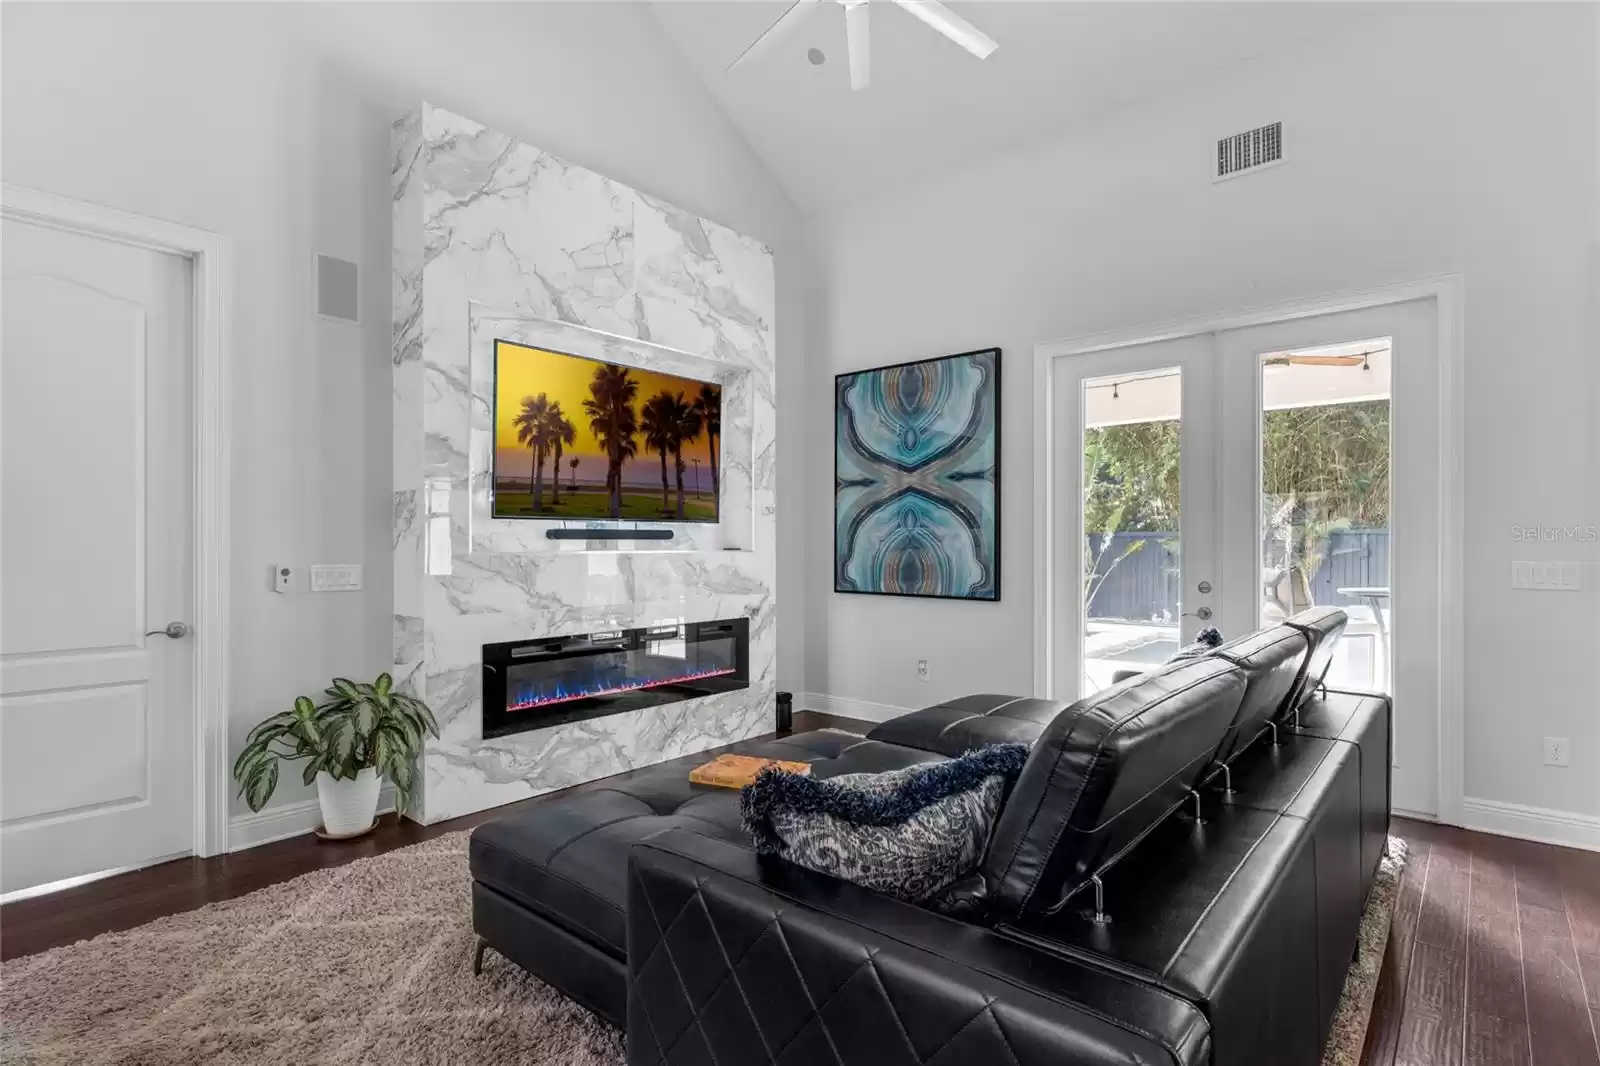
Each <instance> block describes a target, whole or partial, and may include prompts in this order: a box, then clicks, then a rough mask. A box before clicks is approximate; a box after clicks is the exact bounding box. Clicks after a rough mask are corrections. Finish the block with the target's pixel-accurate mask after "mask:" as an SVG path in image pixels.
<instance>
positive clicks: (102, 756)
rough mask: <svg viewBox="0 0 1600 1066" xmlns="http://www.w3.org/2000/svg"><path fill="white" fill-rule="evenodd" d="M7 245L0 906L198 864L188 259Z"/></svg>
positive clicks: (14, 241) (125, 249) (133, 251)
mask: <svg viewBox="0 0 1600 1066" xmlns="http://www.w3.org/2000/svg"><path fill="white" fill-rule="evenodd" d="M0 243H3V247H4V256H5V257H4V327H3V328H4V343H3V347H0V414H3V421H0V449H3V450H0V538H3V539H0V891H4V892H11V891H15V890H17V889H22V888H27V887H31V886H35V885H39V884H44V883H49V882H52V881H57V880H61V879H64V878H68V877H74V876H78V875H83V874H88V873H95V872H99V871H104V870H110V869H118V868H122V867H128V866H136V865H143V864H147V863H150V862H152V861H156V860H159V859H163V858H167V857H170V856H173V855H177V854H182V853H185V852H189V851H191V850H192V849H193V847H194V840H195V824H196V822H195V817H194V798H193V791H194V765H193V754H192V753H193V747H194V721H195V716H194V706H193V693H192V691H191V688H192V682H191V679H192V676H193V670H192V664H191V656H192V641H190V640H188V639H186V638H185V637H183V636H176V637H171V638H169V637H168V636H166V635H164V634H163V633H162V632H161V631H162V630H164V629H165V628H166V627H167V626H168V625H169V623H174V622H178V623H187V622H188V621H189V620H190V619H191V617H192V616H191V614H190V610H191V606H192V589H191V587H190V576H189V575H190V574H191V572H192V567H191V565H190V558H191V551H192V545H191V544H190V532H189V531H190V529H191V520H190V516H191V509H192V498H191V493H192V487H191V486H192V474H191V471H192V467H193V456H192V444H191V440H192V404H191V399H190V395H191V384H190V380H189V374H190V370H189V368H190V359H189V353H190V350H191V346H192V343H193V338H192V336H191V333H192V329H193V326H192V323H193V315H192V309H191V302H192V287H191V283H190V270H191V263H190V261H188V260H186V259H182V258H179V257H176V256H172V255H166V254H162V253H159V252H154V251H150V250H147V249H143V248H137V247H134V246H131V245H127V244H121V243H117V242H114V241H110V240H104V239H100V238H97V237H93V236H89V235H85V234H81V233H76V232H65V231H62V230H56V229H51V228H47V227H44V226H40V225H36V224H33V223H29V222H22V221H18V220H14V219H6V220H5V221H4V223H3V232H0ZM149 631H156V632H155V635H149ZM173 632H174V633H175V634H176V633H177V632H178V631H177V630H176V629H174V630H173Z"/></svg>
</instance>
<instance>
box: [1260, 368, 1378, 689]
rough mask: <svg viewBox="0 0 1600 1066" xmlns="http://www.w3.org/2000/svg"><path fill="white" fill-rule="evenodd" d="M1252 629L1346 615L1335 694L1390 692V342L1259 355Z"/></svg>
mask: <svg viewBox="0 0 1600 1066" xmlns="http://www.w3.org/2000/svg"><path fill="white" fill-rule="evenodd" d="M1261 382H1262V406H1263V408H1264V410H1263V412H1262V421H1261V530H1262V543H1261V621H1262V623H1263V624H1264V625H1270V624H1272V623H1274V622H1277V621H1279V620H1281V619H1283V618H1285V617H1287V616H1289V615H1293V614H1295V613H1297V612H1299V611H1302V610H1305V609H1306V608H1308V607H1313V606H1318V607H1320V606H1334V607H1341V608H1343V609H1344V610H1345V611H1346V612H1347V613H1348V614H1349V616H1350V624H1349V626H1348V627H1347V628H1346V629H1345V634H1344V640H1343V641H1342V642H1341V644H1340V646H1339V648H1338V650H1337V651H1336V652H1335V656H1334V660H1333V664H1332V666H1331V667H1330V669H1329V671H1328V677H1327V680H1328V684H1329V685H1330V686H1334V687H1346V688H1360V689H1375V690H1379V691H1384V692H1388V691H1390V690H1391V685H1392V682H1391V679H1390V672H1391V671H1390V666H1389V662H1390V658H1389V633H1390V632H1391V627H1390V621H1391V615H1390V604H1389V599H1390V581H1389V467H1390V462H1389V459H1390V445H1389V442H1390V426H1389V416H1390V343H1389V339H1388V338H1386V337H1384V338H1378V339H1375V340H1364V341H1356V342H1352V343H1349V344H1340V345H1336V346H1333V347H1327V348H1316V349H1304V350H1297V351H1289V352H1272V353H1268V354H1266V355H1264V356H1262V357H1261Z"/></svg>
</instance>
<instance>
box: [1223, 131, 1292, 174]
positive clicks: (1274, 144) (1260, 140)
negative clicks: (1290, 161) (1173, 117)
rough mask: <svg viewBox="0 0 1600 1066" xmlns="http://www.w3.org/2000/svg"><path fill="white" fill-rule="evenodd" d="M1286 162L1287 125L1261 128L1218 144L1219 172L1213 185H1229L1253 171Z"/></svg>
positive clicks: (1238, 134)
mask: <svg viewBox="0 0 1600 1066" xmlns="http://www.w3.org/2000/svg"><path fill="white" fill-rule="evenodd" d="M1281 162H1283V123H1281V122H1274V123H1272V124H1271V125H1268V126H1258V127H1256V128H1255V129H1253V130H1246V131H1245V132H1244V133H1235V134H1234V135H1233V136H1232V137H1224V138H1222V139H1221V140H1220V141H1218V142H1217V170H1216V175H1215V177H1213V178H1212V180H1213V181H1226V180H1227V179H1228V178H1236V177H1238V176H1239V175H1240V174H1243V173H1245V172H1246V171H1250V170H1259V169H1261V168H1262V167H1265V166H1270V165H1272V164H1273V163H1281Z"/></svg>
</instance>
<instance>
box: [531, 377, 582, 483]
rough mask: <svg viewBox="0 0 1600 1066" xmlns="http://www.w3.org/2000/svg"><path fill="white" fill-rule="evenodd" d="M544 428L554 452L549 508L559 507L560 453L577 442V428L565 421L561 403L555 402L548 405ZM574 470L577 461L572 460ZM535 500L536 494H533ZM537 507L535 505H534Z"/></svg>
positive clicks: (565, 416)
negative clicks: (547, 432)
mask: <svg viewBox="0 0 1600 1066" xmlns="http://www.w3.org/2000/svg"><path fill="white" fill-rule="evenodd" d="M544 419H545V427H546V429H547V430H548V431H549V434H550V447H551V448H553V449H554V450H555V460H554V461H553V462H552V463H551V464H550V473H551V475H552V476H551V479H550V506H551V507H559V506H560V505H561V452H562V450H563V448H564V447H569V446H571V445H573V444H576V443H577V442H578V427H577V426H575V425H573V424H572V423H571V422H568V421H567V413H566V412H565V411H563V410H562V409H561V401H560V400H556V401H554V402H553V403H551V404H550V407H549V409H548V410H546V411H545V415H544ZM573 466H574V468H576V466H577V460H576V459H574V460H573ZM534 495H535V498H536V499H537V496H538V493H537V492H535V494H534ZM536 506H537V505H536Z"/></svg>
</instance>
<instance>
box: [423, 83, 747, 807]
mask: <svg viewBox="0 0 1600 1066" xmlns="http://www.w3.org/2000/svg"><path fill="white" fill-rule="evenodd" d="M394 145H395V151H394V160H395V162H394V228H395V238H394V241H395V254H394V282H393V294H394V411H395V427H394V439H395V467H394V486H395V503H394V512H395V527H394V567H395V638H394V644H395V664H396V671H397V676H400V677H402V678H403V679H404V680H405V683H406V684H407V686H408V687H409V688H410V689H411V690H412V691H415V692H417V693H418V694H419V695H421V696H422V697H423V698H425V699H427V700H428V702H429V704H430V705H431V706H432V707H433V709H434V711H435V713H436V714H437V715H438V717H439V720H440V723H441V732H442V737H441V739H440V740H438V741H433V742H430V744H429V746H428V749H427V751H426V753H425V754H424V757H423V760H422V766H421V771H422V773H421V778H422V784H421V788H420V789H419V792H418V803H417V808H416V811H415V813H416V816H417V817H418V818H419V819H420V820H422V821H424V822H430V823H431V822H436V821H440V820H442V819H445V818H451V817H455V816H457V815H460V814H466V813H470V812H472V811H477V810H482V809H484V808H486V807H490V806H495V805H498V804H501V803H507V802H511V801H512V800H517V799H523V798H526V797H528V796H532V795H537V794H539V793H540V792H544V791H548V790H550V789H555V788H562V787H565V786H566V785H570V784H574V783H576V782H579V781H587V780H593V779H594V778H597V777H604V776H608V775H610V774H614V773H618V772H620V771H622V770H627V769H632V768H634V767H637V766H643V765H648V764H650V763H653V762H658V761H661V760H663V759H670V758H675V757H677V756H679V755H684V754H690V753H693V752H696V751H702V750H705V749H706V748H709V747H715V746H717V745H721V744H726V743H729V742H731V741H734V740H739V739H743V738H745V737H748V736H752V735H755V734H757V733H761V732H764V731H766V730H767V729H768V728H769V727H770V721H771V714H772V707H773V697H774V687H775V681H774V670H775V666H776V660H777V643H776V631H775V622H774V619H775V614H774V610H773V598H772V592H773V587H774V575H775V569H776V567H775V556H774V544H775V540H776V528H775V519H776V516H775V508H774V500H775V491H774V489H775V486H774V477H775V471H776V467H775V463H774V454H773V447H774V440H775V425H776V407H775V403H776V397H775V393H774V383H775V378H774V359H775V356H776V353H775V351H774V348H773V321H774V316H775V313H776V289H775V282H774V271H773V258H772V252H771V250H770V249H768V248H766V247H765V246H764V245H762V244H760V243H759V242H757V241H755V240H752V239H751V238H748V237H745V236H743V235H742V234H739V233H736V232H734V231H733V230H730V229H728V228H727V227H725V226H721V225H718V224H716V223H714V222H709V221H707V220H705V219H701V218H698V217H695V216H693V215H690V214H688V213H686V212H683V211H681V210H679V209H677V208H675V207H673V206H672V205H670V204H667V203H664V202H662V201H660V200H657V199H655V198H653V197H650V196H647V195H644V194H642V193H639V192H637V191H635V190H633V189H630V188H628V187H627V186H625V185H622V184H621V183H619V182H616V181H613V180H611V179H609V178H606V177H604V176H602V175H599V174H596V173H594V172H593V171H590V170H586V169H585V168H583V167H579V166H576V165H574V164H571V163H568V162H566V161H564V160H561V159H558V158H556V157H554V156H552V155H550V154H549V153H547V152H543V151H541V150H539V149H538V148H535V147H533V146H531V145H527V144H522V143H519V142H517V141H515V140H513V139H511V138H510V137H507V136H505V135H503V134H500V133H496V132H495V131H492V130H489V129H486V128H485V127H483V126H481V125H479V124H477V123H475V122H472V121H471V120H469V119H465V118H463V117H461V116H459V115H454V114H451V113H450V112H447V111H443V110H441V109H439V108H436V107H432V106H431V105H423V107H422V108H421V109H420V110H419V111H418V112H416V113H415V114H413V115H411V116H408V117H407V118H405V119H402V120H401V121H400V122H398V123H396V124H395V129H394ZM496 338H500V339H505V340H514V341H518V342H520V343H527V344H534V345H538V346H543V347H549V348H555V349H557V350H560V351H566V352H573V353H575V354H580V355H590V356H592V357H595V358H601V359H606V360H608V361H611V362H618V363H623V364H626V365H632V366H643V367H649V368H651V369H655V370H661V371H665V372H667V373H676V374H681V375H683V376H686V377H693V378H700V379H702V380H716V381H719V382H721V383H722V385H723V409H724V416H723V437H722V450H723V457H722V471H721V481H722V498H721V507H720V510H721V514H720V519H719V521H718V522H717V523H715V524H703V525H695V524H670V525H671V527H672V528H673V530H674V534H675V535H674V538H673V539H672V540H671V541H666V542H638V543H637V544H628V543H626V542H622V543H612V542H587V541H568V542H555V541H550V540H549V539H548V538H546V537H545V535H544V534H545V530H546V528H548V526H549V525H550V524H551V523H548V522H535V521H528V522H517V521H508V520H504V519H496V518H494V517H493V516H492V514H491V513H490V507H489V494H488V489H489V486H490V474H491V469H490V468H491V465H492V453H493V441H492V430H491V426H490V419H491V411H492V403H493V381H492V376H493V374H492V368H493V342H494V340H495V339H496ZM435 504H436V505H435ZM430 516H432V517H430ZM651 524H652V525H655V524H656V523H651ZM741 615H743V616H748V617H749V618H750V619H751V647H750V669H751V686H750V688H749V689H748V690H746V691H744V692H737V693H726V694H722V695H718V696H713V697H705V698H702V699H697V700H689V701H685V702H682V703H677V704H671V705H668V706H666V707H661V708H652V709H649V710H645V711H639V712H631V713H625V714H618V715H611V716H608V717H606V718H600V719H594V720H591V721H588V722H580V723H574V724H571V725H564V726H558V727H554V728H551V729H544V730H538V731H534V732H529V733H522V734H517V735H514V736H510V737H501V738H496V739H492V740H485V739H484V738H483V736H482V723H481V707H480V701H481V648H482V645H483V644H485V643H490V642H497V641H504V640H517V639H528V638H533V637H540V636H551V635H559V634H564V633H583V632H591V631H594V630H600V629H615V628H620V627H630V626H643V625H651V624H656V623H661V622H666V621H707V620H710V619H713V618H728V617H737V616H741Z"/></svg>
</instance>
